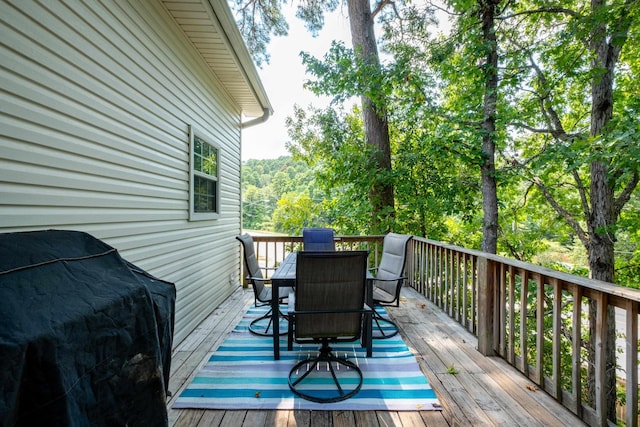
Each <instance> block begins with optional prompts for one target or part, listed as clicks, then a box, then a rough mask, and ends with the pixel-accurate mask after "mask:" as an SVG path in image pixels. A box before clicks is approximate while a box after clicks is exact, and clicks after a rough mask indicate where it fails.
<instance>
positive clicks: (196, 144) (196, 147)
mask: <svg viewBox="0 0 640 427" xmlns="http://www.w3.org/2000/svg"><path fill="white" fill-rule="evenodd" d="M193 142H194V147H193V153H194V154H197V155H201V154H202V141H201V140H200V138H198V137H197V136H194V137H193Z"/></svg>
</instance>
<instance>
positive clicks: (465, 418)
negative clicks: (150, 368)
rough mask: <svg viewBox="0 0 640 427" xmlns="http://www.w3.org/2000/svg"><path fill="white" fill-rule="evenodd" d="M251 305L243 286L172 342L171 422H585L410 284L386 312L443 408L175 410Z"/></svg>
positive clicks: (369, 425) (333, 426) (440, 425)
mask: <svg viewBox="0 0 640 427" xmlns="http://www.w3.org/2000/svg"><path fill="white" fill-rule="evenodd" d="M252 304H253V294H252V291H251V289H250V288H248V289H239V290H238V291H237V292H235V293H234V294H233V295H232V296H231V297H229V298H228V299H227V300H226V301H225V302H224V303H223V304H221V305H220V306H219V307H218V308H216V309H215V310H214V311H213V313H212V314H211V315H210V316H209V318H207V319H206V320H205V321H204V322H203V323H202V324H201V325H200V326H199V327H198V328H196V330H195V331H194V332H193V333H192V334H191V335H190V336H189V337H188V338H187V339H185V340H184V341H183V342H182V343H180V344H179V345H178V346H177V347H176V348H175V350H174V352H173V359H172V367H171V380H170V383H169V386H170V391H171V392H172V393H173V395H172V396H171V397H170V399H169V401H168V405H167V406H168V408H169V409H168V412H169V425H170V426H171V427H196V426H198V427H204V426H206V427H212V426H233V427H237V426H246V427H256V426H296V427H312V426H318V427H338V426H356V427H360V426H361V427H375V426H384V427H390V426H418V427H420V426H429V427H432V426H434V427H444V426H474V427H477V426H491V425H502V426H520V425H522V426H534V425H539V426H566V425H571V426H580V425H584V423H582V421H580V420H579V419H578V418H577V417H575V416H574V415H573V414H572V413H571V412H570V411H569V410H567V409H565V408H564V407H562V405H560V404H559V403H558V402H556V401H555V400H554V399H553V398H552V397H551V396H549V395H548V394H546V393H545V392H544V391H542V390H539V389H537V387H535V386H534V384H533V383H532V382H531V381H529V380H528V379H527V378H526V377H524V376H523V375H521V374H520V373H519V372H517V371H516V370H515V369H514V368H512V367H511V366H509V365H508V364H507V363H506V362H504V361H503V360H502V359H500V358H497V357H484V356H482V355H481V354H480V353H478V352H477V351H476V346H477V340H476V338H475V337H474V336H473V335H472V334H471V333H469V332H468V331H467V330H465V329H464V328H463V327H462V326H461V325H460V324H458V323H457V322H455V321H454V320H453V319H451V318H449V317H448V316H447V315H446V314H445V313H443V312H442V311H441V310H440V309H439V308H438V307H436V306H434V305H433V304H431V303H430V302H429V301H428V300H427V299H425V298H424V297H423V296H422V295H420V294H419V293H417V292H416V291H414V290H413V289H410V288H404V289H403V290H402V301H401V303H400V307H391V308H389V310H388V311H389V313H390V315H391V316H392V318H393V319H394V320H395V321H396V323H397V324H398V325H399V327H400V331H401V335H402V337H403V338H404V340H405V342H406V343H407V345H408V346H409V348H410V349H411V350H412V351H413V352H414V354H415V355H416V359H417V360H418V364H419V365H420V367H421V369H422V370H423V372H425V374H426V376H427V378H428V379H429V382H430V383H431V386H432V388H433V389H434V391H435V392H436V394H437V396H438V398H439V400H440V403H441V404H442V411H409V412H397V411H388V412H385V411H375V412H374V411H300V410H293V411H286V410H275V411H257V410H248V411H238V410H235V411H231V410H228V411H223V410H201V409H200V410H198V409H179V410H174V409H171V405H172V403H173V400H174V399H175V398H176V396H177V395H178V394H179V393H180V391H181V390H182V388H184V387H185V386H186V385H187V384H188V382H189V381H190V379H191V378H192V377H193V376H194V375H195V374H196V372H197V371H198V369H199V368H200V366H201V365H202V363H203V361H204V360H205V358H206V357H207V356H208V355H210V354H211V353H212V352H213V351H214V350H215V349H216V348H217V347H218V346H219V345H220V344H221V343H222V341H223V340H224V338H225V337H226V336H227V334H228V332H230V331H231V330H232V329H233V328H234V327H235V325H236V324H237V323H238V321H240V319H241V318H242V315H243V314H244V312H245V311H246V310H247V309H248V308H249V307H250V306H251V305H252ZM449 368H452V369H449ZM452 370H455V371H457V373H452Z"/></svg>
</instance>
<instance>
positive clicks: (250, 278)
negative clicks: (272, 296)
mask: <svg viewBox="0 0 640 427" xmlns="http://www.w3.org/2000/svg"><path fill="white" fill-rule="evenodd" d="M246 279H247V280H255V281H260V282H266V283H268V282H271V279H270V278H266V277H255V276H246Z"/></svg>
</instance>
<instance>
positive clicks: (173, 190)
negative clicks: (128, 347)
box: [0, 0, 241, 344]
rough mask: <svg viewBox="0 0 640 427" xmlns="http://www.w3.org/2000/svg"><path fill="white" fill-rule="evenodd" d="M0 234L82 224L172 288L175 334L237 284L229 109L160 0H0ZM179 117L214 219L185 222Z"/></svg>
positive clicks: (234, 151) (235, 129)
mask: <svg viewBox="0 0 640 427" xmlns="http://www.w3.org/2000/svg"><path fill="white" fill-rule="evenodd" d="M0 19H1V26H0V31H1V34H0V49H1V57H2V64H3V65H2V67H1V68H0V86H1V88H2V92H1V95H0V96H1V97H2V102H1V107H0V108H2V115H1V116H0V120H1V122H0V128H1V130H0V132H1V137H0V138H1V139H0V232H13V231H30V230H42V229H49V228H56V229H73V230H81V231H85V232H88V233H90V234H92V235H94V236H96V237H98V238H100V239H103V240H105V241H106V242H107V243H108V244H110V245H112V246H114V247H115V248H117V249H118V251H119V252H120V254H121V255H122V256H123V257H124V258H126V259H127V260H129V261H131V262H133V263H134V264H136V265H138V266H140V267H141V268H144V269H145V270H147V271H148V272H149V273H151V274H153V275H155V276H157V277H159V278H162V279H164V280H168V281H172V282H174V283H175V284H176V287H177V302H176V329H175V331H176V332H175V336H174V343H176V344H177V343H179V342H180V341H182V339H184V338H185V337H186V335H187V334H188V333H189V332H190V331H191V330H193V328H195V327H196V326H197V324H198V323H199V322H200V321H201V320H202V319H204V318H205V317H206V316H207V315H208V314H209V313H210V312H211V311H212V310H213V309H214V308H215V307H216V306H217V305H218V304H220V302H222V301H223V300H224V299H225V298H226V297H227V296H228V295H229V294H230V293H231V292H233V291H234V290H235V289H237V287H238V286H239V283H240V281H239V268H240V267H239V260H240V258H239V245H238V244H237V241H236V240H235V239H234V237H235V236H236V235H237V234H239V232H240V163H241V162H240V146H239V145H240V111H239V108H238V106H237V105H235V104H234V103H233V102H232V100H231V98H230V97H229V96H228V94H227V93H226V92H225V89H224V88H223V87H222V86H221V85H220V83H219V82H218V81H217V80H216V77H215V75H214V74H213V72H212V71H211V69H210V68H209V67H208V66H207V65H206V63H205V62H204V60H203V59H202V58H201V57H200V56H199V54H198V53H197V51H196V50H195V48H194V46H193V45H192V44H191V43H190V41H189V40H188V39H187V38H186V37H185V36H184V34H183V33H182V31H181V30H180V28H179V27H178V26H177V25H176V23H175V22H174V21H173V19H172V18H171V16H169V14H168V13H167V11H166V10H165V9H164V7H163V6H162V5H161V4H160V2H157V1H154V0H132V1H130V2H125V1H118V2H112V1H103V2H102V1H96V0H94V1H91V2H86V3H83V2H76V1H73V0H71V1H66V2H65V3H64V4H63V3H61V2H55V3H53V2H43V3H34V2H31V1H19V2H15V3H12V4H9V3H7V2H0ZM189 125H193V126H195V127H196V128H197V129H198V130H199V131H200V133H201V134H202V135H203V136H205V137H207V139H209V140H211V141H212V142H215V143H216V144H218V145H219V147H220V182H219V185H220V218H219V219H217V220H209V221H189V220H188V215H189V205H188V203H189V202H188V201H189V193H188V190H189V166H188V160H189V144H188V135H189Z"/></svg>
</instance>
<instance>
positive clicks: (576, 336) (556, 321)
mask: <svg viewBox="0 0 640 427" xmlns="http://www.w3.org/2000/svg"><path fill="white" fill-rule="evenodd" d="M382 239H383V236H338V237H337V238H336V249H338V250H353V249H366V250H369V251H370V253H371V255H370V257H369V258H370V259H369V262H370V265H371V267H374V266H377V265H378V262H379V256H380V252H381V249H382ZM254 241H255V245H256V254H257V256H258V259H259V260H260V262H261V264H262V265H263V266H265V267H276V266H277V265H278V264H279V263H280V262H281V261H282V260H283V259H284V258H285V256H286V254H287V253H289V252H292V251H295V250H299V249H301V247H302V238H301V237H290V236H289V237H280V236H254ZM406 273H407V276H408V285H409V286H412V287H413V288H415V289H416V290H417V291H418V292H420V293H422V294H423V295H424V296H425V297H427V298H428V299H429V300H431V301H432V302H433V303H434V304H436V305H437V306H438V307H440V308H441V309H442V310H443V311H444V312H446V313H447V314H448V315H449V316H450V317H451V318H453V319H454V320H456V321H457V322H458V323H460V324H461V325H462V326H463V327H464V328H466V329H467V330H468V331H469V332H471V333H472V334H474V335H475V336H476V337H477V338H478V351H480V352H481V353H482V354H484V355H486V356H499V357H502V358H503V359H504V360H506V361H507V362H508V363H509V364H511V365H512V366H513V367H515V368H516V369H518V370H519V371H520V372H521V373H522V374H523V375H525V376H527V377H528V378H530V379H531V380H532V381H533V382H534V383H535V384H537V386H538V387H539V388H540V389H542V390H545V391H546V392H547V393H549V394H550V395H551V396H553V397H554V398H555V399H556V400H558V401H559V402H561V403H562V404H563V405H564V406H565V407H567V408H568V409H570V410H571V411H572V412H574V413H575V414H576V415H577V416H579V417H580V418H581V419H583V420H584V421H585V422H586V423H588V424H589V425H599V426H605V425H615V423H612V422H610V421H608V419H607V418H608V417H607V413H608V412H607V408H608V407H609V406H610V401H609V400H610V399H613V398H615V399H616V408H617V410H618V418H619V420H618V421H619V422H620V423H624V424H625V425H627V426H633V427H637V426H638V369H639V368H638V351H639V343H638V320H639V317H640V291H638V290H635V289H630V288H625V287H620V286H616V285H613V284H611V283H606V282H600V281H597V280H592V279H588V278H584V277H580V276H574V275H571V274H566V273H562V272H559V271H555V270H551V269H548V268H544V267H540V266H537V265H534V264H529V263H526V262H521V261H517V260H513V259H509V258H504V257H500V256H496V255H492V254H487V253H484V252H479V251H474V250H469V249H465V248H461V247H457V246H453V245H447V244H444V243H441V242H436V241H432V240H428V239H423V238H419V237H414V238H413V239H412V240H411V242H410V245H409V256H408V260H407V266H406ZM611 345H614V346H615V347H616V352H615V354H616V361H615V366H613V365H612V364H611V363H610V360H609V361H608V352H607V349H608V347H610V346H611ZM611 376H614V377H615V382H612V381H610V379H611ZM614 383H615V387H616V390H615V393H611V392H610V389H608V388H607V387H608V385H611V384H614Z"/></svg>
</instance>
